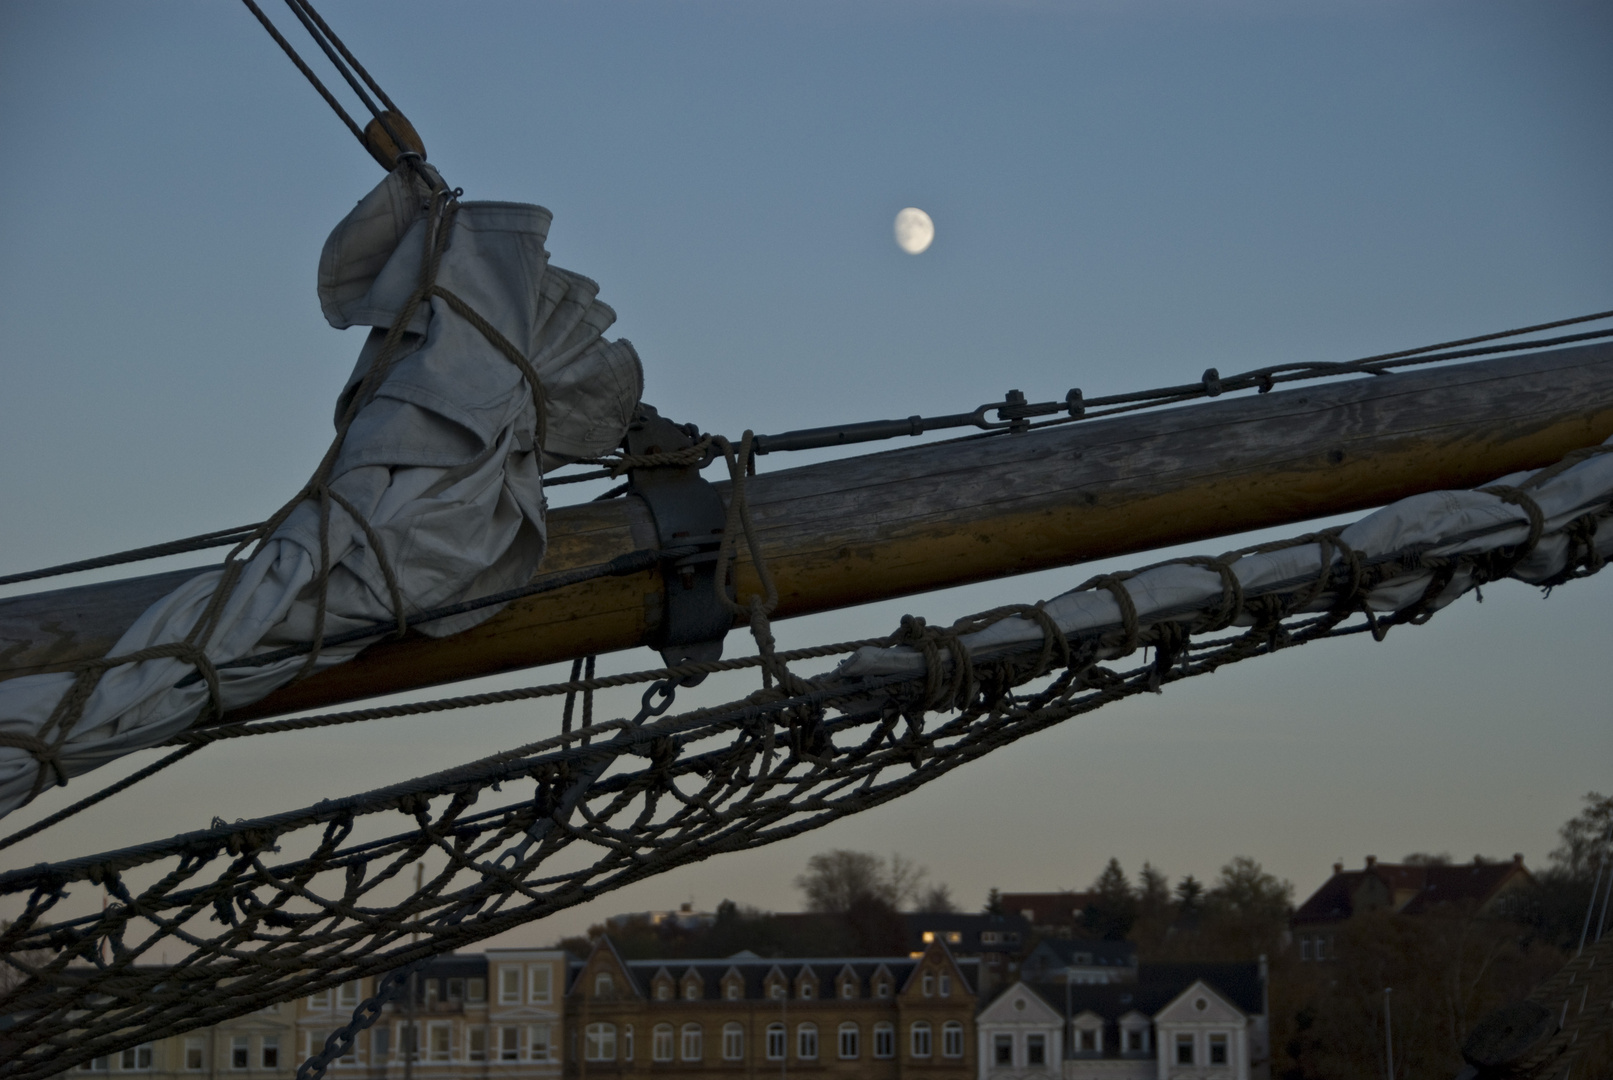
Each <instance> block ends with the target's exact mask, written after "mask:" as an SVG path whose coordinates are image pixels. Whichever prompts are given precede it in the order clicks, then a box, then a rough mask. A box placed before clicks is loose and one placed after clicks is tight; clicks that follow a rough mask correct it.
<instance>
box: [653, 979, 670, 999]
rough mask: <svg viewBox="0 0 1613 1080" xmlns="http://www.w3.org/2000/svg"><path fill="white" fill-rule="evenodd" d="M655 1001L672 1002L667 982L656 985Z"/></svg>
mask: <svg viewBox="0 0 1613 1080" xmlns="http://www.w3.org/2000/svg"><path fill="white" fill-rule="evenodd" d="M655 1000H656V1001H671V1000H672V984H671V983H669V982H662V983H660V984H659V985H657V986H656V988H655Z"/></svg>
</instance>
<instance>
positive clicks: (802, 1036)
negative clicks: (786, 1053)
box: [795, 1024, 818, 1061]
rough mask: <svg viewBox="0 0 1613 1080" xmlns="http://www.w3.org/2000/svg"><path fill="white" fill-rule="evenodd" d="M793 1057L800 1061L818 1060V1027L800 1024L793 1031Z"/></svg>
mask: <svg viewBox="0 0 1613 1080" xmlns="http://www.w3.org/2000/svg"><path fill="white" fill-rule="evenodd" d="M795 1056H796V1057H798V1058H800V1059H801V1060H802V1061H816V1060H818V1025H816V1024H802V1025H800V1026H799V1027H797V1028H796V1029H795Z"/></svg>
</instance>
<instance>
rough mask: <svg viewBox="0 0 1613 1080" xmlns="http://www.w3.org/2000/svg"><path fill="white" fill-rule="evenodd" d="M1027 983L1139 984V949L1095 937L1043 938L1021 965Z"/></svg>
mask: <svg viewBox="0 0 1613 1080" xmlns="http://www.w3.org/2000/svg"><path fill="white" fill-rule="evenodd" d="M1019 977H1020V978H1021V979H1024V980H1025V981H1026V982H1033V983H1034V982H1058V983H1062V982H1064V981H1065V980H1069V981H1070V982H1072V983H1076V984H1078V985H1079V984H1085V985H1103V984H1105V983H1117V982H1136V981H1137V946H1135V945H1133V944H1132V943H1131V942H1129V941H1100V940H1097V939H1095V938H1043V939H1042V940H1041V941H1039V942H1037V943H1036V947H1035V948H1034V949H1032V950H1031V952H1030V955H1029V956H1027V957H1025V959H1024V960H1023V961H1021V962H1020V965H1019Z"/></svg>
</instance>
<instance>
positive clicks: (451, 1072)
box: [67, 949, 566, 1080]
mask: <svg viewBox="0 0 1613 1080" xmlns="http://www.w3.org/2000/svg"><path fill="white" fill-rule="evenodd" d="M565 961H566V955H565V954H564V953H562V952H559V951H558V950H554V949H489V950H488V951H487V952H485V953H469V954H460V953H448V954H445V955H443V956H438V957H435V958H433V959H432V960H431V961H430V962H428V963H427V964H426V966H425V967H424V968H423V969H422V970H421V971H420V973H419V974H418V975H417V976H416V977H415V980H414V993H413V1000H412V1002H411V1001H410V999H409V998H410V995H409V993H408V992H407V991H405V993H404V995H403V997H402V999H401V1000H397V1001H394V1002H392V1003H390V1004H388V1005H387V1006H385V1007H384V1008H383V1009H382V1012H381V1016H380V1018H379V1019H378V1020H377V1021H376V1022H375V1024H373V1025H372V1026H371V1027H369V1028H368V1029H366V1030H364V1031H362V1032H360V1033H359V1035H358V1038H357V1039H356V1041H355V1042H354V1045H353V1047H352V1049H351V1051H350V1052H349V1053H348V1054H347V1055H346V1056H345V1057H342V1058H339V1059H338V1060H337V1061H336V1062H335V1063H334V1065H333V1066H332V1068H331V1071H330V1073H329V1075H330V1076H332V1077H338V1078H339V1077H344V1076H345V1077H350V1078H352V1080H383V1078H386V1077H393V1078H396V1077H401V1076H403V1074H404V1072H405V1071H406V1070H407V1071H408V1072H410V1073H411V1074H412V1076H413V1077H414V1080H470V1078H471V1077H500V1078H504V1080H558V1078H559V1077H560V1075H561V1067H562V1054H561V1042H560V1040H561V1033H562V1030H563V1009H564V996H563V993H562V991H563V987H564V979H565ZM375 985H376V980H375V979H373V978H366V979H355V980H352V981H350V982H345V983H342V984H340V985H338V986H334V987H330V988H327V989H324V990H321V991H319V992H317V993H314V994H310V995H308V996H306V997H302V998H298V999H296V1000H294V1001H289V1002H283V1003H281V1004H279V1005H271V1006H268V1007H267V1008H264V1009H260V1010H258V1011H257V1012H253V1013H248V1014H247V1015H245V1016H240V1017H236V1018H235V1019H233V1020H227V1021H225V1022H224V1023H221V1024H217V1025H214V1026H213V1027H210V1028H203V1029H201V1030H199V1031H191V1032H186V1033H184V1034H180V1035H174V1036H171V1037H169V1038H166V1039H159V1040H155V1041H153V1042H150V1043H145V1044H143V1045H141V1046H137V1047H133V1048H131V1049H129V1050H125V1051H122V1052H120V1053H117V1054H109V1055H107V1056H106V1057H101V1058H96V1059H94V1060H93V1061H90V1062H88V1063H86V1064H85V1065H82V1066H80V1067H78V1068H76V1069H74V1070H73V1071H72V1072H71V1073H70V1074H67V1075H71V1076H75V1077H76V1076H79V1075H82V1074H90V1075H95V1074H100V1075H107V1076H109V1080H110V1076H111V1075H114V1074H134V1075H131V1076H130V1080H223V1078H228V1080H271V1078H273V1080H289V1078H291V1077H293V1076H295V1075H296V1072H297V1067H298V1066H299V1065H301V1064H302V1063H303V1061H305V1060H307V1058H308V1057H309V1056H310V1055H312V1054H314V1053H315V1052H317V1051H318V1050H320V1049H322V1048H323V1047H324V1045H325V1040H326V1038H327V1037H328V1036H329V1035H330V1034H331V1032H333V1031H335V1030H337V1029H339V1028H342V1027H344V1026H345V1025H346V1024H347V1023H348V1022H349V1021H350V1020H351V1019H352V1016H353V1010H354V1009H356V1008H357V1007H358V1006H359V1004H360V1002H362V1001H363V1000H364V999H365V998H367V997H369V996H370V995H371V994H373V993H375ZM406 1059H408V1060H407V1062H406Z"/></svg>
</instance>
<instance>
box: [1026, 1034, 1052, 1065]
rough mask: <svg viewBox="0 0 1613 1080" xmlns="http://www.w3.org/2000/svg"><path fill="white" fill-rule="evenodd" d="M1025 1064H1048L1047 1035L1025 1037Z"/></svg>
mask: <svg viewBox="0 0 1613 1080" xmlns="http://www.w3.org/2000/svg"><path fill="white" fill-rule="evenodd" d="M1025 1064H1027V1065H1046V1064H1047V1036H1046V1035H1027V1036H1025Z"/></svg>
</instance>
